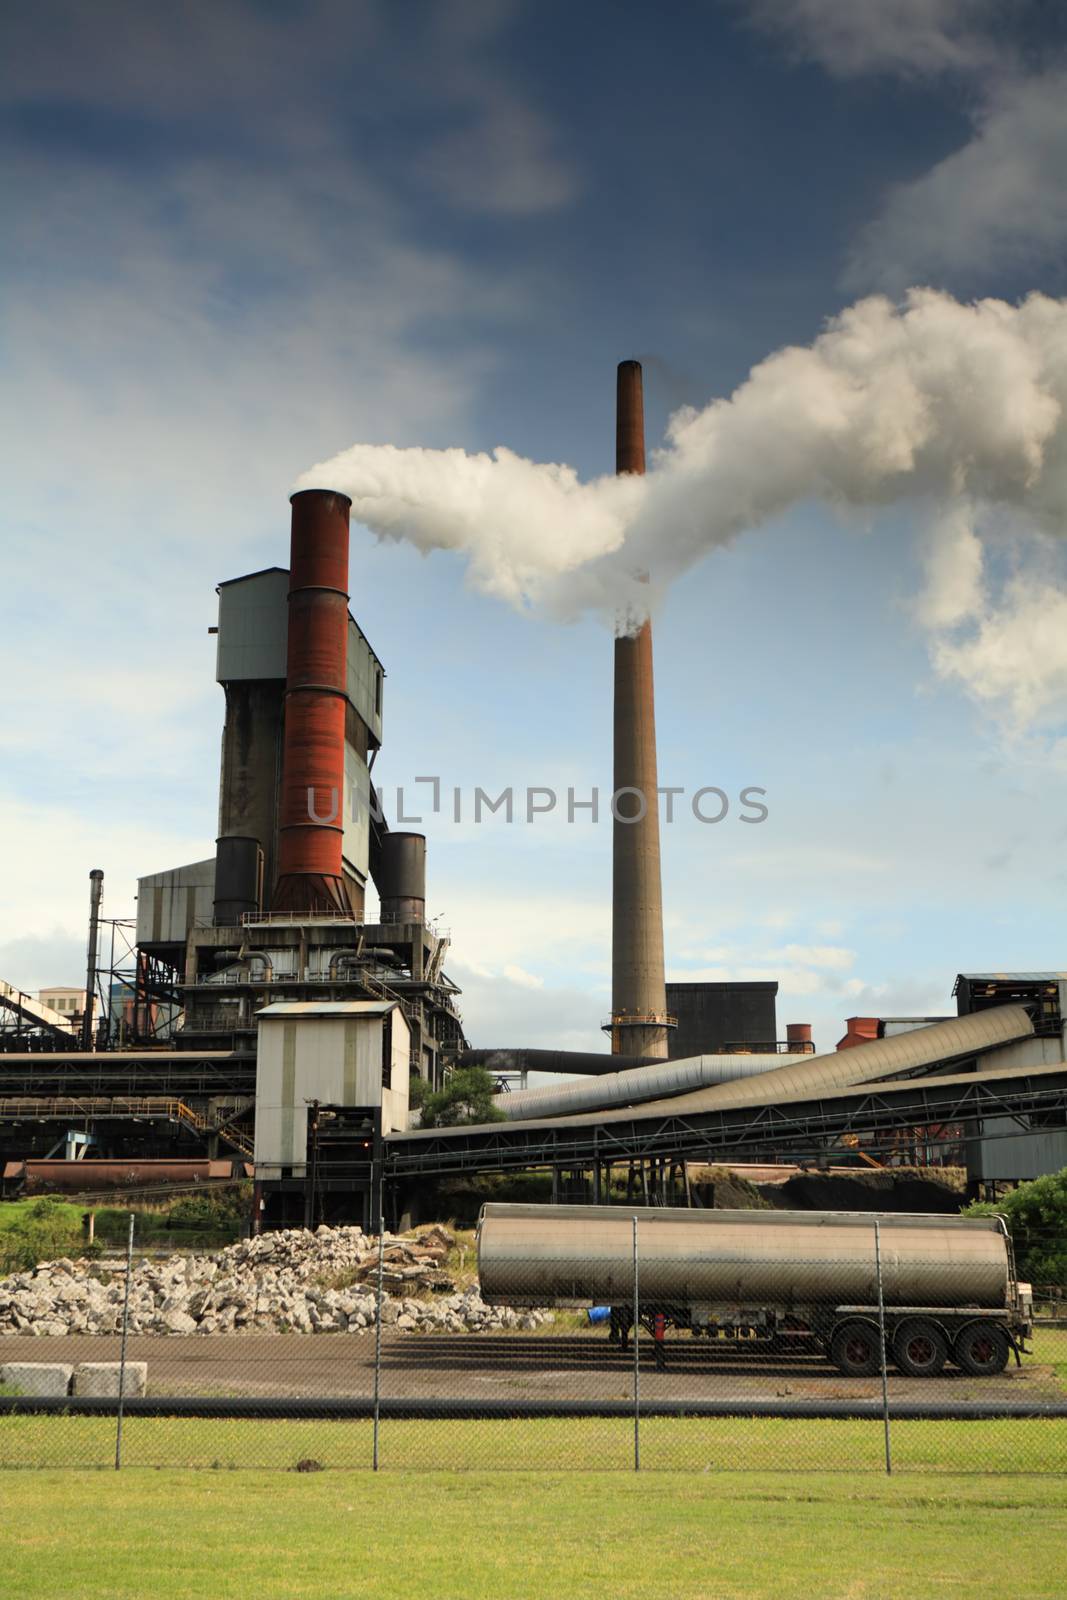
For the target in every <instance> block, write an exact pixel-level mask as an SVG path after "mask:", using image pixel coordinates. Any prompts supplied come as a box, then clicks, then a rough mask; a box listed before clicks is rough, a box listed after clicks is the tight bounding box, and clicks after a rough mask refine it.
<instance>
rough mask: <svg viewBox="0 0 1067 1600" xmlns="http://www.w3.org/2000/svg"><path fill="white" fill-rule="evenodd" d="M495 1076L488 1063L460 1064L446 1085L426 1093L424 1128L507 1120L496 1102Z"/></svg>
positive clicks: (423, 1107) (423, 1106)
mask: <svg viewBox="0 0 1067 1600" xmlns="http://www.w3.org/2000/svg"><path fill="white" fill-rule="evenodd" d="M493 1094H494V1086H493V1080H492V1078H491V1077H490V1075H489V1073H488V1072H486V1070H485V1068H484V1067H460V1068H458V1070H457V1071H455V1072H453V1074H452V1076H451V1077H450V1078H449V1080H448V1082H447V1083H446V1084H445V1086H444V1088H443V1089H436V1090H432V1091H431V1092H430V1093H429V1094H423V1097H422V1108H421V1109H422V1126H423V1127H424V1128H456V1127H459V1126H460V1125H461V1124H464V1123H470V1122H503V1121H504V1113H503V1112H502V1111H499V1110H498V1109H497V1107H496V1106H495V1105H494V1104H493Z"/></svg>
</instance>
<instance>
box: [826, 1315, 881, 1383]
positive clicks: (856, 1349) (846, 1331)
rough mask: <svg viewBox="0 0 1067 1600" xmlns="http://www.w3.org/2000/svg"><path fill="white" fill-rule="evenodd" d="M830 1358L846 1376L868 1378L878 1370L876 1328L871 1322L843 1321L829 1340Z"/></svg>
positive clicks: (879, 1363)
mask: <svg viewBox="0 0 1067 1600" xmlns="http://www.w3.org/2000/svg"><path fill="white" fill-rule="evenodd" d="M830 1360H831V1361H832V1362H833V1364H834V1366H835V1367H836V1368H837V1369H838V1371H839V1372H843V1373H844V1374H845V1376H846V1377H848V1378H870V1377H872V1376H873V1375H874V1373H876V1372H877V1371H878V1370H879V1367H880V1366H881V1362H880V1359H879V1348H878V1329H877V1328H876V1327H875V1325H874V1323H873V1322H843V1323H842V1324H841V1326H840V1327H839V1328H835V1329H834V1334H833V1338H832V1339H831V1340H830Z"/></svg>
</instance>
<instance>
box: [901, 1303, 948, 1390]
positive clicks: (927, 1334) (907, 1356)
mask: <svg viewBox="0 0 1067 1600" xmlns="http://www.w3.org/2000/svg"><path fill="white" fill-rule="evenodd" d="M893 1360H894V1361H895V1362H896V1364H897V1366H898V1367H899V1368H900V1370H901V1372H905V1373H907V1375H908V1377H909V1378H936V1377H937V1375H938V1373H939V1372H940V1371H941V1368H942V1367H943V1366H944V1365H945V1362H946V1361H947V1360H948V1340H947V1339H946V1338H945V1335H944V1334H943V1333H942V1332H941V1329H940V1328H939V1327H938V1326H937V1323H936V1322H928V1321H927V1320H926V1318H925V1317H912V1318H910V1319H909V1320H908V1321H907V1322H902V1323H901V1324H900V1326H899V1327H898V1328H897V1330H896V1332H895V1333H894V1335H893Z"/></svg>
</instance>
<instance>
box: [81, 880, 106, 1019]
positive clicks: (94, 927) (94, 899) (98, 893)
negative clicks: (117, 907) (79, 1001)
mask: <svg viewBox="0 0 1067 1600" xmlns="http://www.w3.org/2000/svg"><path fill="white" fill-rule="evenodd" d="M103 898H104V874H103V873H102V872H101V870H100V868H99V867H94V868H93V870H92V872H90V874H89V948H88V953H87V957H86V966H85V1013H84V1015H83V1016H82V1037H81V1047H82V1049H83V1050H91V1049H92V1048H93V1006H94V1003H95V1001H96V951H97V946H98V944H99V940H100V902H101V901H102V900H103Z"/></svg>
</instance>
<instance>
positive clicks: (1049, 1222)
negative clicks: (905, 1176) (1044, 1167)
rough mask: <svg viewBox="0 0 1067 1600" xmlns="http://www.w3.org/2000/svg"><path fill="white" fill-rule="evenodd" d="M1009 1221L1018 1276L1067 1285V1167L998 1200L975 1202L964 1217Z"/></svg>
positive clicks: (1038, 1281) (1013, 1190) (1036, 1281)
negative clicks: (998, 1216) (995, 1218)
mask: <svg viewBox="0 0 1067 1600" xmlns="http://www.w3.org/2000/svg"><path fill="white" fill-rule="evenodd" d="M998 1214H999V1215H1001V1216H1003V1217H1005V1218H1006V1219H1007V1223H1008V1227H1009V1229H1010V1230H1011V1236H1012V1241H1013V1243H1014V1245H1015V1260H1016V1266H1017V1269H1018V1272H1019V1276H1020V1277H1021V1278H1023V1279H1029V1281H1030V1282H1031V1283H1050V1284H1051V1283H1055V1284H1064V1285H1067V1167H1064V1169H1063V1171H1062V1172H1050V1173H1046V1175H1045V1176H1044V1177H1042V1178H1035V1179H1034V1180H1033V1182H1032V1183H1020V1184H1019V1186H1018V1188H1017V1189H1012V1191H1011V1192H1010V1194H1006V1195H1003V1196H1002V1197H1001V1198H1000V1199H999V1200H995V1201H989V1200H980V1201H975V1203H974V1204H973V1205H969V1206H967V1207H966V1209H965V1211H964V1216H968V1217H992V1216H996V1215H998Z"/></svg>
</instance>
